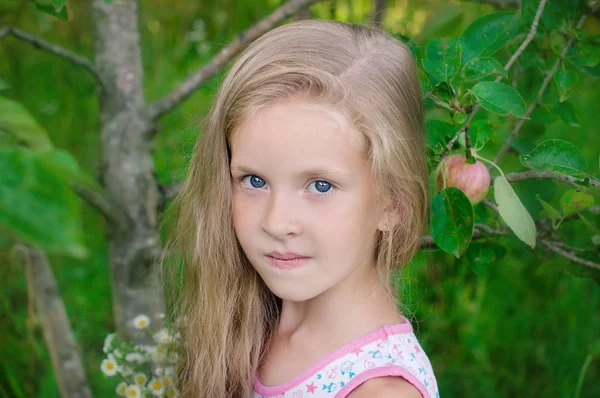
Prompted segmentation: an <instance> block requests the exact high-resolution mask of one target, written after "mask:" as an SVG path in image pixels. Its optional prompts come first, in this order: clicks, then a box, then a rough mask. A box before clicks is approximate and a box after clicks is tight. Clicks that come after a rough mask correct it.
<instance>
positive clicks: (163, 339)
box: [154, 329, 173, 344]
mask: <svg viewBox="0 0 600 398" xmlns="http://www.w3.org/2000/svg"><path fill="white" fill-rule="evenodd" d="M154 341H156V342H157V343H158V344H169V343H171V342H173V337H171V335H170V334H169V332H168V331H167V330H166V329H161V330H160V331H158V332H157V333H154Z"/></svg>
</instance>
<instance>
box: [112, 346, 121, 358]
mask: <svg viewBox="0 0 600 398" xmlns="http://www.w3.org/2000/svg"><path fill="white" fill-rule="evenodd" d="M112 354H113V355H114V356H115V358H119V359H123V353H122V352H121V350H119V349H118V348H115V349H114V350H113V352H112Z"/></svg>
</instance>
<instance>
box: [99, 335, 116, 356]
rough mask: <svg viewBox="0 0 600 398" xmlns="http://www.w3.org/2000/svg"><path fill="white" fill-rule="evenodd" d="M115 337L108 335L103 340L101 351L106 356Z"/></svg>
mask: <svg viewBox="0 0 600 398" xmlns="http://www.w3.org/2000/svg"><path fill="white" fill-rule="evenodd" d="M115 335H116V333H110V334H109V335H108V336H106V338H105V339H104V348H103V349H102V350H103V351H104V353H105V354H108V351H110V349H111V348H112V343H113V340H114V339H115Z"/></svg>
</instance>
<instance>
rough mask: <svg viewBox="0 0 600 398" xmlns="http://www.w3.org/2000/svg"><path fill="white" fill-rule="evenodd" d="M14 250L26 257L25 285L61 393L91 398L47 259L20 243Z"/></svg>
mask: <svg viewBox="0 0 600 398" xmlns="http://www.w3.org/2000/svg"><path fill="white" fill-rule="evenodd" d="M17 250H19V251H21V252H22V253H23V255H24V258H25V266H26V274H27V282H28V283H27V284H28V286H29V287H30V289H31V290H32V292H31V293H32V295H33V297H34V299H35V307H36V308H37V312H38V315H39V318H40V323H41V326H42V332H43V334H44V340H46V344H47V345H48V350H49V351H50V358H51V359H52V367H53V368H54V373H55V375H56V381H57V382H58V387H59V390H60V393H61V396H63V397H80V398H91V397H92V393H91V390H90V388H89V386H88V383H87V379H86V377H85V371H84V368H83V365H82V362H81V358H80V357H79V352H78V349H77V343H76V342H75V338H74V336H73V330H72V329H71V326H70V324H69V318H68V316H67V312H66V310H65V305H64V303H63V300H62V298H61V296H60V291H59V289H58V285H57V283H56V279H55V278H54V275H53V274H52V268H51V267H50V264H49V263H48V259H47V258H46V255H45V253H44V252H43V251H42V250H41V249H39V248H34V247H23V246H19V247H18V248H17Z"/></svg>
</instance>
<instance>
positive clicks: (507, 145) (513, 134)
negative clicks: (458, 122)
mask: <svg viewBox="0 0 600 398" xmlns="http://www.w3.org/2000/svg"><path fill="white" fill-rule="evenodd" d="M542 1H544V0H542ZM592 3H594V2H592ZM586 18H587V15H586V14H583V15H582V16H581V18H579V21H578V22H577V29H581V27H582V26H583V24H584V22H585V20H586ZM574 41H575V37H574V36H571V37H570V38H569V40H568V41H567V44H566V45H565V48H563V50H562V52H561V53H560V56H559V57H558V59H557V60H556V62H555V63H554V65H553V66H552V68H551V69H550V71H549V72H548V74H547V75H546V77H545V78H544V81H543V82H542V85H541V87H540V89H539V90H538V93H537V98H538V99H541V98H542V96H543V95H544V92H545V91H546V88H547V87H548V84H549V83H550V80H552V78H553V77H554V75H555V74H556V71H557V70H558V68H559V66H560V64H561V63H562V61H563V60H564V59H565V57H566V56H567V53H568V52H569V50H570V49H571V46H572V45H573V42H574ZM537 104H538V103H537V100H535V99H534V100H533V101H532V102H531V105H529V107H528V108H527V113H526V114H525V116H526V117H529V115H530V114H531V112H533V110H534V109H535V107H536V106H537ZM525 120H527V119H525V118H523V119H521V120H519V123H518V124H517V126H516V127H515V128H514V129H513V131H512V132H511V133H510V135H509V136H508V138H507V139H506V141H505V142H504V145H503V146H502V148H500V151H498V153H497V154H496V157H495V159H494V163H496V164H498V162H499V161H500V158H501V157H502V156H504V154H505V153H506V152H508V149H509V148H510V144H511V142H512V140H513V139H514V138H515V137H516V136H517V134H518V133H519V131H521V128H522V127H523V125H524V124H525ZM492 167H493V166H492V165H489V166H488V170H491V169H492Z"/></svg>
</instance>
